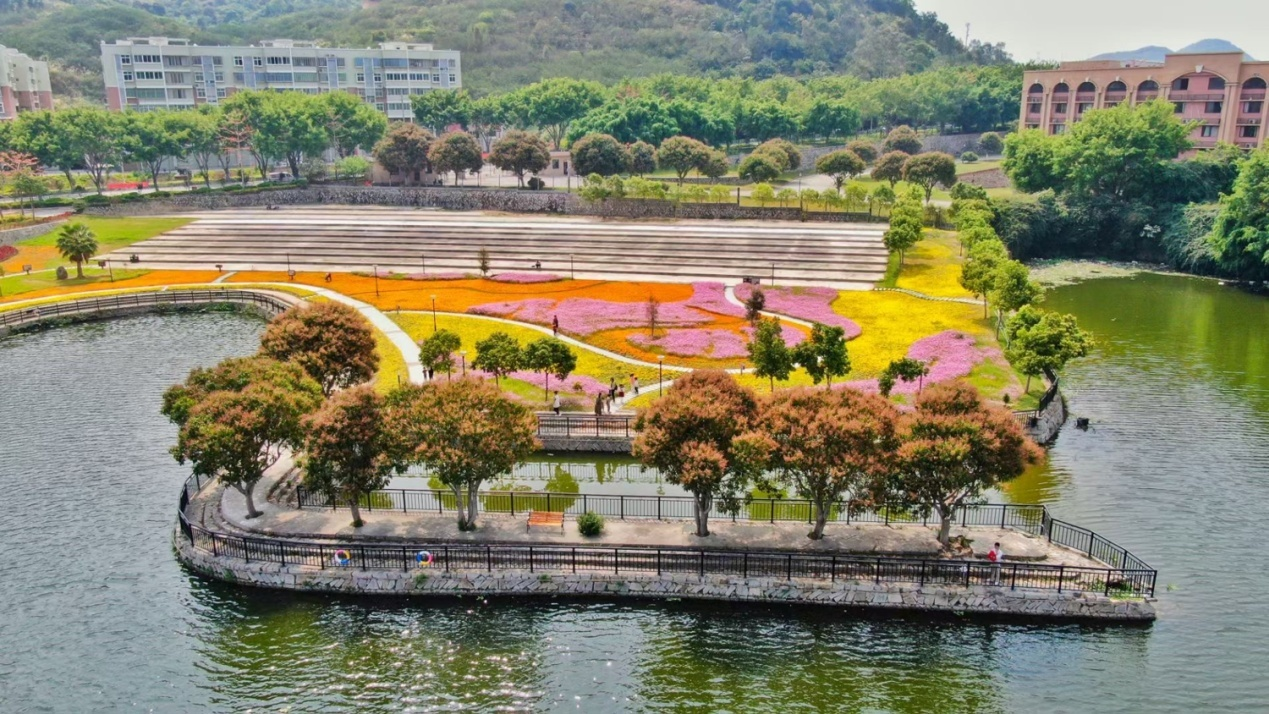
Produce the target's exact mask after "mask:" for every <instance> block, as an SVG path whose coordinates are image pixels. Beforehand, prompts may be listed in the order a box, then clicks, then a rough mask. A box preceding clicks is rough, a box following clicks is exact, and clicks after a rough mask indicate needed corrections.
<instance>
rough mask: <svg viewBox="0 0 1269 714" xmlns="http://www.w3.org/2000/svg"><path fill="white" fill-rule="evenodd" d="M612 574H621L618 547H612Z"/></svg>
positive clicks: (619, 550)
mask: <svg viewBox="0 0 1269 714" xmlns="http://www.w3.org/2000/svg"><path fill="white" fill-rule="evenodd" d="M612 574H613V575H620V574H621V549H620V548H613V549H612Z"/></svg>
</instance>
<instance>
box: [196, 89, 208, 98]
mask: <svg viewBox="0 0 1269 714" xmlns="http://www.w3.org/2000/svg"><path fill="white" fill-rule="evenodd" d="M194 96H195V97H197V98H199V99H206V98H207V90H206V89H203V88H202V87H195V88H194Z"/></svg>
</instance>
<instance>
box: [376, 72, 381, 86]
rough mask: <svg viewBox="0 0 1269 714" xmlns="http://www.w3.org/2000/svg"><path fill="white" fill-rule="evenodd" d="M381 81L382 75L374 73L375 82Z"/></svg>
mask: <svg viewBox="0 0 1269 714" xmlns="http://www.w3.org/2000/svg"><path fill="white" fill-rule="evenodd" d="M382 83H383V75H382V74H376V75H375V84H382Z"/></svg>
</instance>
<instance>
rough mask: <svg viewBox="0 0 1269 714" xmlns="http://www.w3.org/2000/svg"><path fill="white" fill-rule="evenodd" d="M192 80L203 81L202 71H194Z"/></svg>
mask: <svg viewBox="0 0 1269 714" xmlns="http://www.w3.org/2000/svg"><path fill="white" fill-rule="evenodd" d="M194 81H195V82H202V81H203V73H202V72H195V73H194Z"/></svg>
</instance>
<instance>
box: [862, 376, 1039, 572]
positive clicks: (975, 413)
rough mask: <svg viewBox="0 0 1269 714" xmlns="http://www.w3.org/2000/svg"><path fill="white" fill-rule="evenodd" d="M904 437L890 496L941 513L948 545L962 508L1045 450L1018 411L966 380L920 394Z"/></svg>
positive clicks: (940, 538)
mask: <svg viewBox="0 0 1269 714" xmlns="http://www.w3.org/2000/svg"><path fill="white" fill-rule="evenodd" d="M899 439H900V444H901V445H900V447H899V449H898V451H897V452H896V454H895V456H896V462H895V467H896V468H895V472H894V475H893V476H892V477H891V479H890V482H889V488H888V489H887V490H888V491H889V493H888V496H889V502H890V503H891V504H894V505H906V506H908V507H909V508H911V509H913V510H915V511H917V512H918V513H922V514H928V513H931V512H933V513H936V514H937V515H938V517H939V532H938V541H939V543H940V544H942V545H943V547H945V548H946V547H947V545H948V539H949V536H950V533H951V527H952V520H953V518H954V517H955V515H956V509H957V508H959V507H960V506H962V505H963V504H965V503H967V502H969V501H971V500H972V499H975V498H978V497H980V496H981V495H982V493H983V491H985V490H986V489H989V488H993V487H995V486H998V485H1000V484H1002V483H1005V482H1006V481H1010V480H1012V479H1014V478H1017V477H1018V476H1020V475H1022V472H1023V471H1024V470H1025V469H1026V467H1027V465H1028V464H1032V463H1035V462H1036V461H1038V460H1039V457H1040V450H1039V448H1038V447H1036V446H1035V444H1033V443H1031V440H1030V439H1028V438H1027V435H1026V434H1025V433H1024V432H1023V430H1022V427H1021V426H1020V425H1019V424H1018V421H1017V420H1016V419H1014V416H1013V414H1012V413H1010V412H1009V411H1008V410H1006V409H1002V408H999V407H993V406H988V405H986V404H984V403H983V401H982V399H981V398H980V397H979V395H978V390H976V389H974V388H973V387H972V386H970V385H969V384H967V383H965V382H962V381H955V382H948V383H944V384H937V385H934V386H932V387H930V388H929V389H927V390H925V392H924V393H923V394H921V395H920V396H919V397H917V400H916V410H915V411H914V412H913V413H912V414H910V415H907V416H905V417H904V419H903V421H902V424H901V426H900V428H899Z"/></svg>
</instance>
